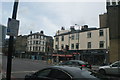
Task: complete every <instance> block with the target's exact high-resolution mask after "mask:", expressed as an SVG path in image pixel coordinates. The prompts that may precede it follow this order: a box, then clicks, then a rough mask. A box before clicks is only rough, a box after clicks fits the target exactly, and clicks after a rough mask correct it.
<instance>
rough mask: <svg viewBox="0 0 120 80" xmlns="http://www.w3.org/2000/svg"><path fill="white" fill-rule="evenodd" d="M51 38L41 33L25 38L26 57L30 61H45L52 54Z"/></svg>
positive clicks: (31, 34)
mask: <svg viewBox="0 0 120 80" xmlns="http://www.w3.org/2000/svg"><path fill="white" fill-rule="evenodd" d="M52 43H53V38H52V37H51V36H46V35H44V33H43V31H41V32H37V33H32V32H30V34H29V35H28V37H27V55H28V56H31V58H32V59H47V58H48V56H50V54H52V50H53V49H52V47H53V44H52Z"/></svg>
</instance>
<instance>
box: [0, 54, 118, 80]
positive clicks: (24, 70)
mask: <svg viewBox="0 0 120 80" xmlns="http://www.w3.org/2000/svg"><path fill="white" fill-rule="evenodd" d="M0 59H1V60H0V61H1V64H2V77H3V78H5V77H6V68H7V57H6V56H3V57H1V56H0ZM48 66H52V64H47V63H46V61H42V60H31V59H20V58H14V59H12V76H11V77H12V79H13V80H18V78H20V79H21V80H23V78H24V77H25V75H26V74H29V73H33V72H36V71H38V70H40V69H43V68H45V67H48ZM98 67H99V66H94V67H93V70H98ZM0 69H1V68H0ZM0 77H1V76H0ZM108 78H110V80H112V79H113V78H115V80H116V79H117V80H119V79H118V77H115V76H108ZM111 78H112V79H111Z"/></svg>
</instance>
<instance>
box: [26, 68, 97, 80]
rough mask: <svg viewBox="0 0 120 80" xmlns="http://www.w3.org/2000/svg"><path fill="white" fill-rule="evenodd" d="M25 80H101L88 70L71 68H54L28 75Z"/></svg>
mask: <svg viewBox="0 0 120 80" xmlns="http://www.w3.org/2000/svg"><path fill="white" fill-rule="evenodd" d="M25 80H99V79H98V78H97V77H95V76H94V75H92V73H91V72H90V71H88V70H86V69H82V70H81V69H80V68H78V67H70V66H52V67H48V68H45V69H42V70H40V71H38V72H35V73H33V74H31V75H26V76H25Z"/></svg>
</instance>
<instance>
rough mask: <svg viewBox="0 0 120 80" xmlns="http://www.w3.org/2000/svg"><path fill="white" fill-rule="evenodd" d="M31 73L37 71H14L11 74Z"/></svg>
mask: <svg viewBox="0 0 120 80" xmlns="http://www.w3.org/2000/svg"><path fill="white" fill-rule="evenodd" d="M30 72H33V73H34V72H36V71H14V72H11V73H30Z"/></svg>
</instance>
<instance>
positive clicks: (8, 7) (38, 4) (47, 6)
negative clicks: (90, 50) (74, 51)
mask: <svg viewBox="0 0 120 80" xmlns="http://www.w3.org/2000/svg"><path fill="white" fill-rule="evenodd" d="M70 1H71V0H70ZM70 1H61V2H57V1H53V2H50V1H46V2H44V1H43V2H42V1H36V0H35V1H34V2H33V1H29V2H28V1H25V2H23V1H20V2H19V5H18V12H17V20H19V21H20V25H19V35H28V34H29V33H30V31H32V32H33V33H35V32H40V31H41V30H43V31H44V34H45V35H48V36H54V35H55V33H56V31H58V30H60V29H61V27H65V29H69V28H70V26H74V25H75V24H78V26H83V25H88V26H89V27H97V28H99V15H100V14H103V13H105V12H106V6H105V5H106V4H105V1H101V2H94V1H91V2H87V1H86V2H85V1H84V2H82V1H81V2H80V1H78V2H75V1H71V2H70ZM13 2H14V0H11V1H8V2H7V1H2V3H0V12H2V14H1V13H0V18H1V19H2V20H1V21H0V24H2V25H5V26H7V22H8V18H11V17H12V12H13V4H14V3H13ZM78 26H75V27H76V28H77V27H78Z"/></svg>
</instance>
